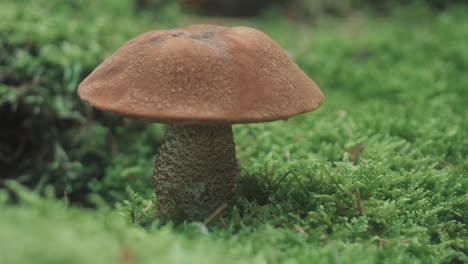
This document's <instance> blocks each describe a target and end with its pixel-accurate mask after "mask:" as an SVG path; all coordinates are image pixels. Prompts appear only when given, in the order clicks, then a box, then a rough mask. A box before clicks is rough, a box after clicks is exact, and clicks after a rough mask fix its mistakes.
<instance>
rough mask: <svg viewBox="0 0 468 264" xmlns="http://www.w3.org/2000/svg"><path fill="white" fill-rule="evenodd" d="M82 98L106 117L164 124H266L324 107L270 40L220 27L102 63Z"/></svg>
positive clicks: (121, 52)
mask: <svg viewBox="0 0 468 264" xmlns="http://www.w3.org/2000/svg"><path fill="white" fill-rule="evenodd" d="M78 94H79V96H80V97H81V99H83V100H84V101H86V102H88V103H90V104H91V105H93V106H95V107H97V108H99V109H101V110H105V111H110V112H113V113H117V114H120V115H124V116H129V117H136V118H141V119H145V120H149V121H153V122H161V123H198V124H210V123H216V124H235V123H254V122H266V121H273V120H278V119H287V118H289V117H291V116H294V115H297V114H300V113H304V112H309V111H312V110H314V109H316V108H317V107H319V106H320V104H321V103H322V101H323V94H322V92H321V91H320V89H319V88H318V87H317V85H316V84H315V83H314V81H312V80H311V79H310V78H309V77H308V76H307V75H306V74H305V73H304V72H303V71H302V70H301V69H300V68H299V67H298V66H297V65H296V64H295V63H294V62H293V61H292V60H291V59H290V58H289V57H288V56H287V55H286V53H285V52H284V50H283V49H282V48H281V47H280V46H279V45H278V44H277V43H276V42H275V41H273V40H272V39H271V38H270V37H268V36H267V35H266V34H264V33H263V32H261V31H259V30H256V29H253V28H248V27H231V28H228V27H222V26H216V25H194V26H190V27H186V28H179V29H173V30H155V31H150V32H147V33H144V34H142V35H139V36H137V37H136V38H134V39H132V40H130V41H128V42H127V43H125V44H124V45H123V46H122V47H121V48H120V49H118V50H117V51H116V52H115V53H114V54H112V55H111V56H110V57H108V58H107V59H106V60H105V61H104V62H102V63H101V64H100V65H99V66H98V67H97V68H96V69H95V70H94V71H93V72H92V73H91V74H90V75H89V76H88V77H87V78H86V79H85V80H84V81H83V82H82V83H81V84H80V85H79V87H78Z"/></svg>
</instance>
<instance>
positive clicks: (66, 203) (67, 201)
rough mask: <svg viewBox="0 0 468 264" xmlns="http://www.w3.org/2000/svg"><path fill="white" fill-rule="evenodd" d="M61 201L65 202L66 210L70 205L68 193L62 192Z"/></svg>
mask: <svg viewBox="0 0 468 264" xmlns="http://www.w3.org/2000/svg"><path fill="white" fill-rule="evenodd" d="M63 199H64V201H65V208H68V204H70V199H69V198H68V193H67V192H66V191H63Z"/></svg>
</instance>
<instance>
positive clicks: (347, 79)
mask: <svg viewBox="0 0 468 264" xmlns="http://www.w3.org/2000/svg"><path fill="white" fill-rule="evenodd" d="M25 7H28V8H25ZM410 11H411V12H410ZM413 11H414V12H416V13H415V14H418V16H410V15H408V14H409V13H412V12H413ZM466 11H468V10H467V9H466V7H458V8H449V9H448V10H446V11H443V12H439V13H435V12H434V11H430V10H429V9H424V10H423V11H421V10H419V11H418V10H403V9H397V8H396V9H394V10H393V11H392V12H391V13H390V14H389V15H388V16H386V17H384V18H380V17H376V15H375V14H374V13H362V14H355V15H351V16H349V17H344V18H340V19H337V18H327V17H323V18H321V19H320V20H319V21H315V24H314V25H313V26H311V25H298V24H294V23H293V22H291V21H288V20H286V19H285V18H283V17H281V14H279V13H278V10H269V11H267V12H265V13H264V15H263V16H262V17H259V18H251V19H242V20H238V21H236V24H242V25H249V26H254V27H257V28H259V29H261V30H264V31H265V32H267V33H268V34H269V35H270V36H272V38H274V39H275V40H277V41H278V42H279V43H280V44H281V45H282V46H283V47H285V49H286V50H287V52H288V53H289V54H290V55H291V57H292V58H293V59H294V60H295V61H296V62H297V63H298V64H299V65H300V66H301V67H302V68H303V69H304V71H305V72H307V73H308V74H309V75H310V76H311V77H312V78H313V79H314V80H315V81H316V82H317V84H318V85H319V86H320V87H321V88H322V89H323V91H324V93H325V95H326V101H325V103H324V104H323V106H322V107H321V108H320V109H319V110H317V111H315V112H314V113H310V114H304V115H301V116H297V117H294V118H291V119H290V120H288V121H287V122H283V121H278V122H272V123H264V124H250V125H236V126H234V134H235V140H236V145H237V153H238V160H239V163H240V166H241V169H242V171H241V178H240V179H239V188H238V193H237V195H236V199H235V201H234V202H233V204H232V206H231V207H229V208H228V209H227V210H226V212H225V213H224V214H223V215H222V217H223V218H222V220H217V221H214V222H213V223H211V224H210V225H209V226H208V227H205V226H204V225H202V224H201V223H186V222H185V223H181V224H177V225H176V224H171V223H170V224H168V225H161V224H160V223H159V222H158V220H157V215H156V214H155V206H156V205H157V198H156V197H154V194H153V188H152V185H151V173H152V165H153V159H154V156H155V155H156V154H157V148H158V144H159V142H160V140H161V139H162V137H163V133H164V126H162V125H158V124H145V123H143V122H138V121H129V120H126V119H122V118H120V117H115V116H113V115H108V114H103V113H101V112H98V111H93V110H92V109H91V108H90V107H89V106H86V105H84V104H83V103H81V102H80V101H79V100H78V99H77V97H76V94H75V89H76V85H77V84H78V83H79V81H80V80H81V79H83V78H84V77H85V76H86V75H87V74H88V73H89V72H90V71H91V70H92V69H93V68H94V67H95V66H96V65H97V64H98V63H99V61H101V60H102V59H103V58H104V57H105V56H107V55H109V54H110V53H111V52H112V51H113V50H114V49H116V48H117V47H119V46H120V45H122V44H123V43H124V41H125V40H127V39H129V38H131V37H133V36H135V35H137V34H139V33H141V32H144V31H146V30H149V29H152V28H169V27H177V26H180V25H184V24H190V23H192V22H193V21H197V23H200V22H203V21H204V20H203V19H202V18H195V17H191V16H189V15H187V14H184V13H183V12H182V11H181V10H180V9H179V7H178V6H177V5H174V4H171V3H169V4H168V5H166V6H164V7H163V8H162V9H160V10H156V11H151V10H147V11H144V12H140V13H135V11H134V10H133V7H132V5H131V3H129V2H126V1H118V2H114V1H100V2H98V3H94V2H93V1H87V0H81V1H24V0H22V1H15V2H13V1H4V2H2V3H0V17H2V19H1V20H0V108H1V109H2V110H1V112H0V116H1V117H2V119H3V120H7V124H8V125H7V126H4V127H0V128H1V129H2V130H1V131H2V132H3V131H4V130H8V129H10V130H11V129H12V128H14V131H15V133H14V134H7V135H8V136H6V137H3V136H2V138H0V139H1V141H0V142H1V143H0V153H12V152H14V151H16V150H18V147H19V146H21V142H23V141H24V142H26V143H24V144H25V147H24V149H23V150H22V152H21V155H20V156H18V157H17V160H15V161H14V162H10V163H8V162H4V163H2V164H1V165H2V166H0V173H1V176H0V178H1V179H2V182H1V183H0V184H6V182H7V181H4V180H6V179H13V178H14V179H15V181H9V182H8V184H6V186H7V187H6V190H2V191H1V192H0V212H1V217H0V245H1V246H0V263H2V264H3V263H8V264H9V263H30V262H31V261H34V262H35V263H64V262H66V263H119V262H122V263H153V262H161V263H219V262H226V263H310V262H311V261H315V262H317V263H464V262H467V261H468V258H467V253H468V252H467V249H466V247H467V246H466V243H467V237H468V234H467V231H466V228H467V227H466V223H467V216H466V212H468V195H467V191H466V190H468V159H467V155H468V119H467V118H466V117H467V116H468V108H467V107H466V98H468V75H467V74H466V72H467V69H468V64H467V62H468V48H467V47H466V39H468V21H467V20H466V19H465V13H466ZM115 14H119V16H118V18H119V19H116V15H115ZM229 23H233V22H229ZM292 28H293V29H294V30H292ZM1 135H3V134H1ZM42 150H44V151H42ZM2 162H3V161H2ZM19 183H21V184H23V185H25V186H26V187H20V185H19ZM47 186H49V187H47ZM7 190H8V192H7ZM7 193H8V194H7ZM357 193H359V194H360V203H361V205H362V213H361V212H359V210H358V203H359V202H358V198H357V197H358V195H357ZM90 208H93V209H90Z"/></svg>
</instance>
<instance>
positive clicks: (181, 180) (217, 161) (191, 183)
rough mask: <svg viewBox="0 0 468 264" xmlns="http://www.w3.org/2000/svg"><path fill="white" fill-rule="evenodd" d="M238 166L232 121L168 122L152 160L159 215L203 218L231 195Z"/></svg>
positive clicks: (164, 217) (232, 194)
mask: <svg viewBox="0 0 468 264" xmlns="http://www.w3.org/2000/svg"><path fill="white" fill-rule="evenodd" d="M237 175H238V167H237V162H236V150H235V145H234V137H233V134H232V128H231V125H169V126H168V129H167V131H166V136H165V138H164V141H163V144H162V146H161V148H160V150H159V155H158V157H157V158H156V161H155V169H154V185H155V189H156V195H157V199H158V210H159V214H160V216H161V218H162V219H168V218H170V217H173V216H181V217H184V218H185V219H192V220H196V219H198V220H199V219H202V218H204V217H207V216H209V215H210V214H211V213H213V211H214V210H216V209H217V208H218V207H219V206H221V205H222V204H223V203H227V202H229V201H230V200H231V199H232V198H233V196H234V190H235V187H236V178H237Z"/></svg>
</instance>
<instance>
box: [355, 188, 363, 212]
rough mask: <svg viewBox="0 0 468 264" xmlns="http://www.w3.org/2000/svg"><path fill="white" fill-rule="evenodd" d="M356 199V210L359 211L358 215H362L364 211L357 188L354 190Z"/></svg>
mask: <svg viewBox="0 0 468 264" xmlns="http://www.w3.org/2000/svg"><path fill="white" fill-rule="evenodd" d="M356 200H357V210H358V212H359V216H364V212H363V210H362V201H361V192H360V191H359V189H357V190H356Z"/></svg>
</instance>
